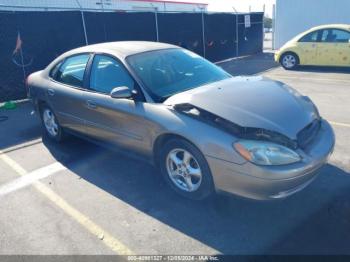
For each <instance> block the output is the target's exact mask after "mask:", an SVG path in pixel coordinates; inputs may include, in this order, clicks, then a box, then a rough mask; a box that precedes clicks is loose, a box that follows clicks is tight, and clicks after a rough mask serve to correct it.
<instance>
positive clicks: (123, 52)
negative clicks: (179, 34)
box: [69, 41, 178, 58]
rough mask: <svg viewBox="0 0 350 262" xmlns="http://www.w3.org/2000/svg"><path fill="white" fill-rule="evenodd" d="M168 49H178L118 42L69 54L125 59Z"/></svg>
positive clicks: (154, 44) (96, 45) (163, 45)
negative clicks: (89, 53)
mask: <svg viewBox="0 0 350 262" xmlns="http://www.w3.org/2000/svg"><path fill="white" fill-rule="evenodd" d="M169 48H178V46H175V45H171V44H166V43H159V42H148V41H120V42H107V43H100V44H94V45H87V46H83V47H79V48H76V49H73V50H71V51H70V52H69V53H83V52H107V53H111V54H116V55H117V56H118V57H120V58H125V57H127V56H129V55H134V54H138V53H143V52H148V51H154V50H161V49H169Z"/></svg>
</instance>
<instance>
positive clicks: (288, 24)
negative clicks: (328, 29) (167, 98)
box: [275, 0, 350, 48]
mask: <svg viewBox="0 0 350 262" xmlns="http://www.w3.org/2000/svg"><path fill="white" fill-rule="evenodd" d="M275 23H276V24H275V48H280V47H281V46H282V45H283V44H285V43H286V42H287V41H288V40H290V39H291V38H293V37H294V36H296V35H297V34H299V33H301V32H303V31H306V30H307V29H310V28H311V27H314V26H318V25H323V24H339V23H342V24H350V0H276V22H275Z"/></svg>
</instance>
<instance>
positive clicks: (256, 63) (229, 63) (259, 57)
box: [217, 52, 279, 76]
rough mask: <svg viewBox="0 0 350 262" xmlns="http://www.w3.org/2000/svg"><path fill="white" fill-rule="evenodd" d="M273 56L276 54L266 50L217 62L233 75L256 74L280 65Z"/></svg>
mask: <svg viewBox="0 0 350 262" xmlns="http://www.w3.org/2000/svg"><path fill="white" fill-rule="evenodd" d="M273 57H274V54H273V53H272V52H264V53H259V54H255V55H251V56H246V57H240V58H234V59H230V60H226V61H223V62H219V63H217V65H218V66H220V67H222V68H223V69H224V70H226V71H227V72H228V73H230V74H231V75H233V76H239V75H256V74H260V73H263V72H265V71H268V70H271V69H273V68H277V67H279V64H278V63H276V62H275V61H274V58H273Z"/></svg>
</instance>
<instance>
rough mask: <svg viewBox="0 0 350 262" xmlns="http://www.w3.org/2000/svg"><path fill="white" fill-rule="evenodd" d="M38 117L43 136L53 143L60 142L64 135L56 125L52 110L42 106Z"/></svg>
mask: <svg viewBox="0 0 350 262" xmlns="http://www.w3.org/2000/svg"><path fill="white" fill-rule="evenodd" d="M40 115H41V122H42V126H43V129H44V132H45V135H47V136H48V137H49V138H50V139H51V140H53V141H55V142H62V141H63V140H64V138H65V133H64V130H63V128H62V127H61V126H60V124H59V123H58V121H57V118H56V115H55V114H54V112H53V110H52V109H51V108H50V107H49V106H48V105H46V104H44V105H42V106H41V108H40Z"/></svg>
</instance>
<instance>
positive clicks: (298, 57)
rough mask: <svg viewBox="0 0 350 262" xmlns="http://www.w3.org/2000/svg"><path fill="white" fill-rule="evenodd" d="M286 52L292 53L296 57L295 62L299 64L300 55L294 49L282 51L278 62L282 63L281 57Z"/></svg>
mask: <svg viewBox="0 0 350 262" xmlns="http://www.w3.org/2000/svg"><path fill="white" fill-rule="evenodd" d="M287 54H292V55H295V56H296V58H297V64H298V65H300V56H299V55H298V53H297V52H295V51H291V50H287V51H284V52H283V53H282V54H281V56H280V59H279V62H280V63H282V58H283V57H284V56H285V55H287Z"/></svg>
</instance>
